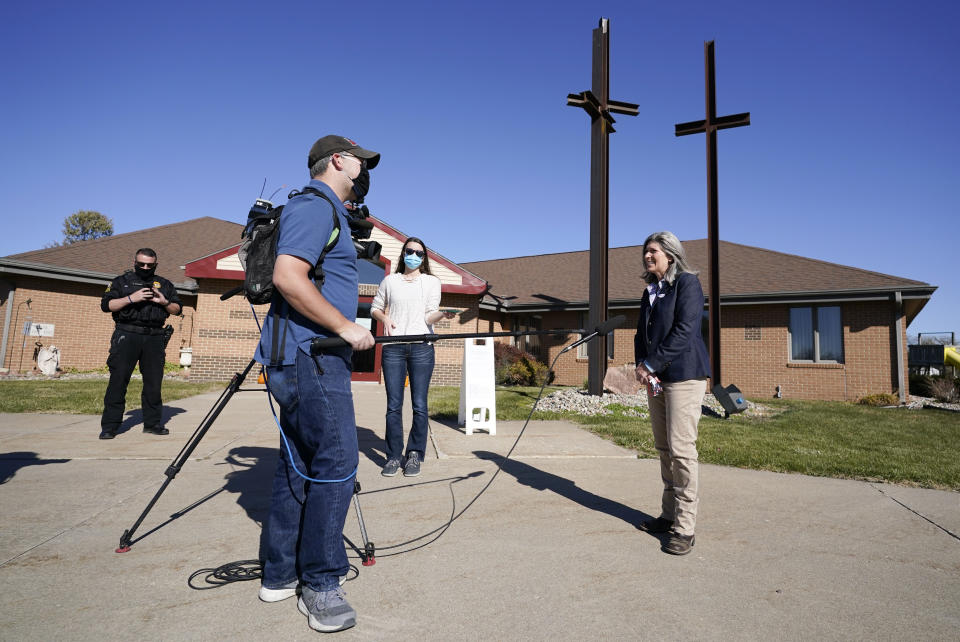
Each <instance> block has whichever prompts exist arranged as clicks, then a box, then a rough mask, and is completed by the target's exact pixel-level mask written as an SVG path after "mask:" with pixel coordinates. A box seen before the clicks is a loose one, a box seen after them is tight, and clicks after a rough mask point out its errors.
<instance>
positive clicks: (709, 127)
mask: <svg viewBox="0 0 960 642" xmlns="http://www.w3.org/2000/svg"><path fill="white" fill-rule="evenodd" d="M703 62H704V67H705V69H706V85H707V87H706V97H707V110H706V111H707V119H706V120H698V121H695V122H691V123H681V124H679V125H676V126H675V127H676V129H675V131H674V133H675V134H676V135H677V136H687V135H689V134H701V133H704V132H706V134H707V239H708V241H707V245H708V248H709V249H708V255H709V260H710V289H709V293H708V295H707V296H708V299H707V301H708V304H707V305H708V308H709V310H710V370H711V374H712V375H713V376H712V379H713V385H717V384H720V385H722V383H721V381H722V379H721V378H720V225H719V220H718V210H719V201H718V197H717V131H718V130H721V129H729V128H731V127H744V126H746V125H749V124H750V112H746V113H743V114H733V115H732V116H720V117H719V118H718V117H717V86H716V80H715V78H714V76H715V74H714V62H713V40H710V41H709V42H705V43H703Z"/></svg>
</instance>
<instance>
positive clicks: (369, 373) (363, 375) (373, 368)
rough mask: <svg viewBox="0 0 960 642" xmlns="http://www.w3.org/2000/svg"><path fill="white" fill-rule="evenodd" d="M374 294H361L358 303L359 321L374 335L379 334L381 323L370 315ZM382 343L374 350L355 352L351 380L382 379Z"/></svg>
mask: <svg viewBox="0 0 960 642" xmlns="http://www.w3.org/2000/svg"><path fill="white" fill-rule="evenodd" d="M372 303H373V297H372V296H361V297H360V300H359V302H358V303H357V323H358V324H360V325H362V326H364V327H365V328H368V329H369V330H370V332H372V333H373V336H377V334H378V332H377V327H378V326H379V325H380V324H379V323H377V322H376V321H374V320H373V318H372V317H371V316H370V305H371V304H372ZM380 348H381V346H380V344H379V343H378V344H377V345H376V346H375V347H374V349H373V350H364V351H363V352H358V351H356V350H355V351H354V352H353V376H352V377H351V381H380Z"/></svg>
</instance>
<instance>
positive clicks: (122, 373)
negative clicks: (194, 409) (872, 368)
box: [100, 247, 183, 439]
mask: <svg viewBox="0 0 960 642" xmlns="http://www.w3.org/2000/svg"><path fill="white" fill-rule="evenodd" d="M134 261H135V262H134V264H133V269H132V270H127V271H126V272H124V273H123V274H121V275H120V276H118V277H117V278H115V279H114V280H113V282H111V283H110V287H108V288H107V291H106V292H105V293H104V295H103V298H102V299H100V309H101V310H103V311H104V312H110V313H111V314H113V320H114V322H115V323H116V328H115V329H114V331H113V337H111V339H110V356H109V357H107V367H108V368H110V383H108V384H107V392H106V394H105V395H104V396H103V417H101V419H100V439H113V438H114V437H116V435H117V430H119V428H120V422H121V421H122V420H123V411H124V406H125V402H126V398H127V384H129V383H130V375H131V374H133V368H134V366H136V365H137V362H138V361H139V362H140V372H141V374H143V393H142V394H141V396H140V401H141V407H142V409H143V432H146V433H150V434H153V435H168V434H170V431H169V430H168V429H167V428H165V427H163V425H162V424H161V422H162V419H163V416H162V404H163V402H162V401H161V399H160V384H161V383H162V381H163V364H164V362H165V360H166V343H167V342H166V338H165V337H164V328H163V324H164V321H166V319H167V317H168V316H169V315H171V314H180V311H181V310H182V309H183V306H182V305H181V304H180V299H179V298H178V297H177V290H176V288H174V286H173V283H171V282H170V281H168V280H167V279H165V278H163V277H161V276H157V275H156V274H154V272H156V269H157V253H156V252H154V251H153V250H152V249H150V248H148V247H145V248H141V249H139V250H137V253H136V256H135V258H134Z"/></svg>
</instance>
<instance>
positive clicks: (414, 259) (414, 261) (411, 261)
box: [403, 254, 423, 270]
mask: <svg viewBox="0 0 960 642" xmlns="http://www.w3.org/2000/svg"><path fill="white" fill-rule="evenodd" d="M403 263H404V264H405V265H406V266H407V267H408V268H410V269H411V270H416V269H417V268H418V267H420V264H421V263H423V259H422V258H421V257H419V256H417V255H416V254H407V255H405V256H404V257H403Z"/></svg>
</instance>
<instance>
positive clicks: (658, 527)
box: [637, 517, 673, 533]
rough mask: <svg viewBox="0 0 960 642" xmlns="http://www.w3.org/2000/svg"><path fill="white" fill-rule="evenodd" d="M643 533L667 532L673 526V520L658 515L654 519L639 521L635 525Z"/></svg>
mask: <svg viewBox="0 0 960 642" xmlns="http://www.w3.org/2000/svg"><path fill="white" fill-rule="evenodd" d="M637 528H639V529H640V530H642V531H643V532H644V533H669V532H670V530H671V529H672V528H673V521H672V520H669V519H664V518H663V517H658V518H656V519H650V520H647V521H645V522H640V525H639V526H637Z"/></svg>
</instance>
